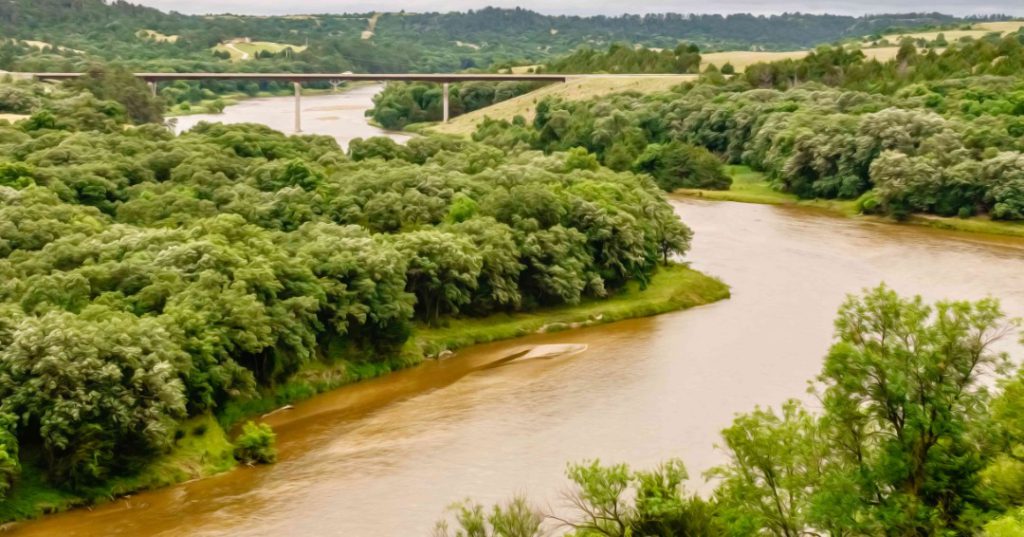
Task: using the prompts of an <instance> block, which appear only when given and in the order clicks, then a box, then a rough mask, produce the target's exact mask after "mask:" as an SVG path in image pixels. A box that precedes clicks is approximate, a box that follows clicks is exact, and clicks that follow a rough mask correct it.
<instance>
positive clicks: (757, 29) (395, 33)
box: [0, 0, 981, 102]
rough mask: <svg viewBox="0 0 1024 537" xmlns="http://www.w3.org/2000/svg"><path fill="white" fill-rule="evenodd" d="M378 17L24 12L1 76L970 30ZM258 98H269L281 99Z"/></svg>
mask: <svg viewBox="0 0 1024 537" xmlns="http://www.w3.org/2000/svg"><path fill="white" fill-rule="evenodd" d="M372 15H373V14H372V13H343V14H317V15H315V16H310V17H287V16H279V17H253V16H236V15H212V16H203V15H185V14H182V13H177V12H170V13H166V12H161V11H158V10H156V9H152V8H148V7H144V6H139V5H135V4H131V3H128V2H104V1H101V0H75V1H72V2H69V1H67V0H13V1H10V2H7V3H4V4H3V6H2V7H0V31H2V34H3V35H4V36H5V37H6V38H7V39H6V40H5V41H4V42H3V43H0V69H3V70H8V71H53V72H60V71H80V70H83V67H84V66H85V65H87V64H88V63H89V62H92V61H122V62H126V63H128V64H130V65H131V67H132V68H133V69H137V70H140V71H155V72H164V71H172V72H173V71H178V72H211V71H213V72H216V71H223V70H227V69H228V68H230V69H232V70H238V69H242V70H247V71H257V72H258V71H264V72H282V71H286V72H332V73H338V72H344V71H353V72H368V73H396V72H407V71H414V72H428V73H429V72H451V71H457V70H460V69H467V68H488V67H497V66H502V65H507V64H512V63H521V62H527V63H530V64H535V63H539V62H543V61H545V60H548V59H551V58H553V57H557V56H560V55H563V54H567V53H570V52H572V51H574V50H575V49H576V48H577V47H578V46H579V44H580V43H586V42H590V41H599V42H603V43H615V42H628V43H639V44H641V45H645V46H647V47H658V48H665V49H672V48H675V47H676V46H677V44H678V43H679V41H680V40H686V41H689V42H694V43H697V44H698V45H700V46H701V47H703V48H708V47H714V48H717V49H733V50H747V49H751V48H756V49H775V50H793V49H802V48H807V47H811V46H815V45H817V44H819V43H830V42H834V41H837V40H841V39H845V38H860V37H861V36H863V35H866V34H870V33H873V32H880V31H883V30H885V29H887V28H890V27H893V26H901V27H903V28H912V27H930V26H938V25H951V24H955V23H958V22H961V21H964V19H957V18H954V17H950V16H946V15H939V14H896V15H872V16H864V17H850V16H838V15H809V14H795V13H789V14H784V15H773V16H753V15H749V14H734V15H727V16H721V15H684V14H677V13H662V14H649V15H644V16H636V15H622V16H617V17H606V16H593V17H577V16H546V15H541V14H539V13H535V12H532V11H528V10H525V9H521V8H516V9H498V8H484V9H476V10H471V11H467V12H449V13H436V12H430V13H412V12H406V11H402V12H400V13H399V12H396V13H380V14H379V16H378V17H376V24H375V25H374V28H373V35H372V36H370V38H369V39H362V38H361V34H362V32H363V31H365V30H367V28H368V25H369V22H368V20H369V18H370V17H371V16H372ZM971 20H981V19H971ZM154 35H162V36H176V39H173V40H171V39H158V38H154ZM297 36H303V37H304V38H305V39H304V40H306V39H308V45H309V46H308V47H307V48H305V49H304V50H302V51H301V52H297V48H296V49H293V48H290V47H286V48H284V49H283V50H279V51H276V52H270V51H260V52H259V53H257V54H253V55H252V57H251V58H250V59H249V60H246V61H231V60H230V59H229V58H230V54H225V53H224V52H223V51H222V52H218V50H220V49H219V48H218V45H221V44H222V43H224V42H226V41H228V40H231V39H236V38H239V37H248V38H250V39H252V40H253V41H265V42H273V43H295V42H296V41H297ZM29 40H31V41H36V42H40V41H41V42H44V43H45V44H44V45H42V46H41V47H35V46H32V45H31V44H29V43H27V42H26V41H29ZM243 46H244V45H243ZM268 52H269V53H268ZM256 86H257V88H259V89H261V90H267V89H273V88H275V87H278V86H276V85H274V84H258V85H256ZM174 87H175V89H176V90H177V91H182V92H185V93H194V92H202V91H211V92H216V93H221V92H225V91H244V92H247V93H248V92H250V91H252V90H253V88H252V84H251V83H250V82H247V81H242V82H203V83H183V84H180V85H179V84H176V85H174ZM168 97H172V98H176V96H172V95H168ZM185 101H186V102H188V101H191V98H187V99H185ZM178 102H182V101H178ZM192 102H195V101H192Z"/></svg>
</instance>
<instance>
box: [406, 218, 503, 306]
mask: <svg viewBox="0 0 1024 537" xmlns="http://www.w3.org/2000/svg"><path fill="white" fill-rule="evenodd" d="M394 245H395V248H397V249H398V250H399V251H400V252H402V253H403V255H405V256H406V259H407V260H408V268H407V269H406V281H407V283H406V290H408V291H409V292H410V293H412V294H414V295H416V311H417V313H418V314H419V315H420V317H421V318H422V319H423V320H425V321H426V322H428V323H430V324H436V323H437V322H438V320H439V319H440V318H441V315H444V314H449V313H458V312H459V307H460V306H463V305H465V304H468V303H469V302H470V300H472V297H473V291H474V290H475V289H476V288H477V285H478V282H477V278H479V276H480V271H481V269H482V268H483V260H482V259H481V258H480V254H479V253H477V251H476V248H475V247H474V246H473V244H472V243H471V242H470V241H468V240H467V239H465V238H463V237H460V236H458V235H454V234H451V233H445V232H443V231H434V230H426V231H415V232H412V233H403V234H401V235H398V236H397V237H396V238H395V239H394Z"/></svg>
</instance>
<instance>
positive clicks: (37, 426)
mask: <svg viewBox="0 0 1024 537" xmlns="http://www.w3.org/2000/svg"><path fill="white" fill-rule="evenodd" d="M108 76H109V77H111V78H109V79H108V78H107V77H108ZM79 84H82V85H83V87H79V86H76V85H69V86H67V87H64V88H62V89H60V90H59V91H57V92H55V93H50V94H47V95H46V96H45V98H44V97H40V96H36V95H33V94H31V93H29V94H28V95H27V96H25V98H32V97H35V98H37V99H42V104H40V108H39V109H38V110H36V111H35V112H34V113H33V114H32V115H31V117H29V118H28V119H26V120H23V121H19V122H18V123H16V124H15V125H2V126H0V146H2V154H3V155H4V158H3V159H2V161H0V200H2V201H0V282H2V283H0V312H2V314H0V423H2V427H0V430H2V433H0V434H2V439H0V497H2V495H3V494H5V493H17V490H18V486H19V476H20V475H21V473H22V469H24V468H30V469H31V470H32V472H33V475H35V474H36V473H40V472H41V473H42V474H43V475H44V476H45V479H46V480H47V481H48V482H49V483H50V484H52V486H56V487H58V488H61V489H67V490H71V491H88V490H90V488H91V487H97V486H100V485H102V484H103V483H104V482H106V481H108V480H110V479H111V478H113V477H117V476H124V475H131V474H132V473H133V472H136V471H138V470H139V469H140V468H141V467H143V466H144V465H145V464H146V463H147V462H148V461H150V460H152V459H153V458H154V457H156V456H158V455H159V454H161V453H165V452H166V451H167V450H168V449H169V448H170V447H171V446H172V445H173V443H174V442H176V441H177V437H176V436H175V435H176V432H175V431H176V424H177V423H178V422H179V421H180V420H183V419H185V418H187V417H189V416H201V415H205V414H209V413H214V414H216V413H219V412H221V411H223V410H224V408H225V406H226V405H227V404H228V403H230V402H232V401H238V400H242V399H245V398H247V397H252V396H254V395H256V394H257V392H258V391H259V390H260V389H261V388H263V387H267V386H274V385H276V384H279V383H282V382H284V381H286V380H287V379H288V378H290V376H292V375H293V374H295V373H296V372H297V371H300V370H301V369H302V368H304V367H307V366H309V365H310V364H314V363H338V362H341V361H347V362H349V363H351V364H353V365H352V367H355V368H360V367H382V368H391V367H399V366H401V365H402V364H403V363H404V364H408V363H412V362H414V361H415V360H417V359H418V358H419V357H420V356H419V355H417V354H416V349H413V348H410V344H411V342H410V339H409V338H410V334H411V331H412V329H413V328H414V326H417V325H422V326H433V325H442V324H444V323H445V322H447V321H446V319H448V318H451V317H453V316H485V315H488V314H491V313H495V312H514V311H529V310H533V309H536V308H539V307H543V306H551V305H559V304H575V303H579V302H581V301H583V300H592V299H600V298H602V297H607V296H612V295H614V294H615V293H616V292H617V291H618V290H619V289H621V288H622V287H624V286H625V285H626V284H628V283H630V282H639V283H640V284H641V285H642V284H644V283H645V282H648V281H649V280H650V278H651V277H652V275H653V274H654V273H655V272H656V271H657V270H658V267H659V265H661V264H663V263H666V262H669V261H670V260H672V259H674V258H676V256H678V255H680V254H682V253H684V252H685V251H686V250H687V249H688V245H689V238H690V231H689V230H688V229H687V228H686V226H685V225H684V224H683V223H682V222H680V221H679V219H678V218H677V216H676V215H675V213H674V212H673V210H672V208H671V206H670V205H669V204H668V203H667V202H666V201H665V200H664V199H663V198H662V197H661V195H660V192H659V190H658V189H657V187H656V186H655V185H654V183H653V182H651V181H650V179H648V178H646V177H644V176H638V175H634V174H632V173H619V172H615V171H612V170H609V169H607V168H602V167H599V166H598V163H597V160H596V158H594V157H593V156H592V155H588V154H587V153H586V152H583V151H569V152H564V153H552V154H549V155H545V154H542V153H540V152H536V151H515V152H505V151H501V150H499V149H496V148H493V147H490V146H486V145H484V144H480V143H476V142H471V141H466V140H461V139H454V138H444V137H418V138H416V139H414V140H412V141H410V142H409V143H408V144H406V145H398V144H396V143H395V142H393V141H391V140H390V139H387V138H370V139H365V140H359V139H357V140H354V141H352V143H351V144H350V147H349V150H348V152H343V151H341V150H340V149H339V147H338V144H337V142H336V141H335V140H334V139H333V138H330V137H326V136H313V135H311V136H285V135H283V134H281V133H278V132H275V131H272V130H270V129H269V128H266V127H263V126H258V125H233V126H225V125H221V124H205V123H204V124H201V125H200V126H198V127H196V128H194V129H192V130H191V131H189V132H188V133H185V134H183V135H181V136H175V135H174V134H173V133H171V132H170V131H168V130H167V129H166V128H165V127H164V126H162V125H160V124H154V123H152V122H151V121H152V120H154V119H155V118H152V117H148V116H146V115H144V114H142V115H134V114H132V113H131V111H130V110H129V109H128V108H127V107H126V106H125V105H124V104H122V103H120V102H117V101H115V100H105V99H102V98H100V97H98V96H97V94H100V95H104V96H107V97H110V98H120V99H121V100H124V101H125V102H127V103H129V104H132V103H134V104H139V103H137V102H136V97H139V95H143V96H145V95H147V94H146V93H145V86H144V85H143V84H142V83H141V82H139V81H135V86H136V87H135V88H134V89H128V90H125V89H124V86H123V85H122V84H120V83H119V82H118V79H117V75H116V74H110V75H107V74H106V72H97V73H96V74H95V76H91V77H87V79H85V80H83V81H79ZM120 90H123V91H120ZM104 92H112V93H111V94H110V95H105V94H104ZM141 104H145V103H141ZM26 106H28V105H26ZM137 110H142V111H145V107H144V106H143V107H141V108H138V109H137ZM133 122H134V123H138V126H130V124H131V123H133ZM610 231H613V232H610ZM54 349H59V352H54ZM249 432H250V433H252V436H254V437H256V439H255V440H253V441H252V442H251V443H249V444H246V445H247V446H248V447H246V448H245V449H244V450H242V451H236V454H237V455H236V456H239V457H245V458H246V459H250V458H255V459H259V458H266V459H272V456H271V455H269V454H267V455H260V449H261V442H262V441H261V440H259V438H258V437H259V434H260V432H259V431H257V430H253V431H249ZM264 444H265V443H264ZM12 487H13V488H12ZM9 514H10V513H6V514H5V516H7V515H9Z"/></svg>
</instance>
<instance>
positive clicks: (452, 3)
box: [132, 0, 1024, 16]
mask: <svg viewBox="0 0 1024 537" xmlns="http://www.w3.org/2000/svg"><path fill="white" fill-rule="evenodd" d="M132 1H133V2H134V3H140V4H144V5H147V6H152V7H156V8H159V9H162V10H165V11H168V10H175V11H180V12H182V13H238V14H250V15H287V14H305V13H346V12H369V11H401V10H403V9H404V10H406V11H415V12H423V11H465V10H467V9H479V8H481V7H485V6H495V7H506V8H511V7H517V6H518V7H523V8H526V9H531V10H534V11H538V12H540V13H546V14H552V15H562V14H572V15H621V14H623V13H664V12H673V13H754V14H772V13H783V12H794V11H800V12H803V13H835V14H842V15H864V14H870V13H905V12H921V11H926V12H933V11H938V12H941V13H947V14H951V15H973V14H977V15H987V14H993V13H1005V14H1009V15H1022V16H1024V0H980V1H971V0H770V1H760V2H759V1H756V0H718V1H714V2H709V1H707V0H644V1H643V2H636V1H635V0H556V1H552V0H514V1H502V0H444V1H441V2H439V1H437V0H292V1H281V0H132Z"/></svg>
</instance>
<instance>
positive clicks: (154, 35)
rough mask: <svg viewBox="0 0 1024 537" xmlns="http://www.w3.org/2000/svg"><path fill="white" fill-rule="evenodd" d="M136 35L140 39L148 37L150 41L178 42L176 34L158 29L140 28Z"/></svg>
mask: <svg viewBox="0 0 1024 537" xmlns="http://www.w3.org/2000/svg"><path fill="white" fill-rule="evenodd" d="M135 35H136V36H138V37H139V38H140V39H148V40H150V41H156V42H157V43H177V42H178V37H179V36H176V35H166V34H162V33H160V32H158V31H156V30H139V31H138V32H135Z"/></svg>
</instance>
